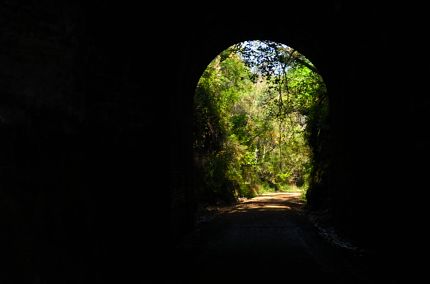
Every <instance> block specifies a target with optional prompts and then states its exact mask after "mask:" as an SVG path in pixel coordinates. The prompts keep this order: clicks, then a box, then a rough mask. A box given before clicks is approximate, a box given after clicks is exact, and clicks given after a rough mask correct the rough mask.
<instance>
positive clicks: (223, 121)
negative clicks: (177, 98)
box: [193, 41, 329, 203]
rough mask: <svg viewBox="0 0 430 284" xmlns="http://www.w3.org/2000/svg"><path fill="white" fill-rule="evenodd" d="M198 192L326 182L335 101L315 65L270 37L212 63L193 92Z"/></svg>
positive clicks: (246, 193) (213, 196)
mask: <svg viewBox="0 0 430 284" xmlns="http://www.w3.org/2000/svg"><path fill="white" fill-rule="evenodd" d="M193 129H194V131H193V135H194V138H193V141H194V142H193V152H194V164H195V169H196V175H195V177H196V184H197V186H196V188H197V191H198V192H197V193H196V195H197V198H198V200H199V201H201V202H206V203H213V202H219V201H222V202H234V201H235V200H237V199H238V198H241V197H245V198H250V197H254V196H256V195H258V194H261V193H264V192H271V191H291V190H295V191H296V190H300V191H301V192H302V196H303V199H310V198H312V196H311V195H310V194H311V192H312V194H313V192H317V191H318V190H324V188H325V187H326V186H325V184H326V183H327V178H328V177H327V172H328V167H329V157H327V152H328V151H327V145H328V140H329V102H328V96H327V90H326V86H325V84H324V82H323V79H322V77H321V76H320V74H319V72H318V70H317V69H316V67H315V66H314V65H313V64H312V63H311V62H310V61H309V60H308V59H307V58H306V57H304V56H303V55H302V54H300V53H299V52H298V51H297V50H295V49H293V48H291V47H289V46H286V45H284V44H280V43H275V42H271V41H246V42H241V43H238V44H235V45H233V46H231V47H229V48H227V49H226V50H224V51H223V52H222V53H221V54H219V55H218V56H216V58H215V59H214V60H213V61H212V62H211V63H210V64H209V65H208V66H207V68H206V69H205V71H204V72H203V74H202V76H201V77H200V80H199V82H198V84H197V87H196V91H195V96H194V128H193Z"/></svg>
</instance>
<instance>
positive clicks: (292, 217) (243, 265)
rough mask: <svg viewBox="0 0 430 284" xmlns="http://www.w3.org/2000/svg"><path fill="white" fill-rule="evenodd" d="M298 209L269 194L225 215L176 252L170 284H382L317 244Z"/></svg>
mask: <svg viewBox="0 0 430 284" xmlns="http://www.w3.org/2000/svg"><path fill="white" fill-rule="evenodd" d="M302 206H303V204H302V202H301V201H300V199H299V193H274V194H265V195H262V196H259V197H256V198H253V199H250V200H246V201H244V202H241V203H240V204H238V205H236V206H234V207H231V208H227V209H225V210H224V211H223V212H222V213H220V214H218V215H216V216H215V217H214V218H212V219H211V220H210V221H208V222H206V223H202V224H200V226H199V228H198V229H197V230H195V231H194V232H193V233H192V234H190V235H189V236H187V238H185V239H184V241H183V242H182V243H181V244H180V245H179V246H178V248H177V252H176V257H175V258H173V259H172V263H173V266H174V267H175V268H177V269H176V270H175V272H174V274H173V275H171V276H172V279H175V280H174V281H173V280H172V281H173V282H171V283H275V282H272V281H282V282H284V283H289V282H290V283H291V281H296V282H295V283H378V282H379V283H382V282H380V281H381V279H377V278H375V277H373V276H372V277H370V276H369V275H370V273H369V272H368V271H367V268H366V267H365V266H363V265H362V263H361V262H360V260H359V259H356V258H357V257H356V256H354V257H353V256H349V255H347V254H345V252H343V251H341V250H339V249H336V248H335V247H333V246H331V245H329V244H328V243H327V242H325V241H324V240H322V239H321V237H320V236H319V235H318V234H317V231H316V229H315V227H314V226H312V225H311V224H310V222H309V221H308V219H307V218H306V216H304V215H303V212H302Z"/></svg>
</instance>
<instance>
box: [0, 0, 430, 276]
mask: <svg viewBox="0 0 430 284" xmlns="http://www.w3.org/2000/svg"><path fill="white" fill-rule="evenodd" d="M157 6H158V5H155V7H154V8H151V9H148V8H147V7H141V6H140V5H138V4H131V3H120V4H118V3H117V4H113V3H112V4H111V3H103V5H102V4H100V3H97V1H96V2H94V3H86V4H84V3H83V2H82V3H81V2H80V1H77V2H73V3H72V1H70V2H68V1H66V2H61V3H60V2H55V1H42V2H37V3H36V1H20V2H12V1H1V4H0V7H1V8H0V13H1V16H0V17H1V21H2V25H1V27H0V31H1V34H2V37H1V39H0V45H1V48H0V62H1V63H2V64H1V67H0V92H1V94H0V145H1V149H0V159H1V161H0V163H1V164H0V202H1V211H0V220H1V232H2V233H1V240H2V245H1V248H2V255H1V267H2V268H1V272H0V273H1V276H0V277H1V278H2V283H111V282H112V283H117V281H126V280H127V279H129V280H130V279H146V277H149V276H147V275H152V274H154V275H158V273H159V272H158V271H162V273H165V272H166V271H169V267H166V265H165V263H166V260H168V259H169V255H170V252H171V251H172V250H173V248H174V247H175V244H176V243H177V242H178V240H180V239H181V237H182V236H183V235H184V234H186V233H187V232H189V231H190V230H192V229H193V228H194V224H195V213H196V208H197V205H198V204H197V200H196V199H195V195H194V192H195V188H194V173H195V169H194V167H193V162H192V130H191V129H192V111H193V104H192V99H193V95H194V90H195V87H196V84H197V82H198V80H199V78H200V76H201V74H202V72H203V70H204V69H205V68H206V66H207V64H208V63H209V62H210V61H211V60H212V59H213V58H214V57H215V56H216V55H217V54H219V53H220V52H221V51H222V50H223V49H225V47H227V46H231V45H232V44H234V43H236V42H240V41H245V40H249V39H254V38H256V39H267V40H271V41H276V42H285V43H288V44H289V45H291V46H293V47H294V48H296V49H297V50H300V52H301V53H302V54H305V55H306V57H307V58H308V59H309V60H311V62H312V63H314V64H315V66H318V70H319V71H320V73H321V74H322V76H323V78H324V81H325V83H326V85H327V89H328V90H329V93H328V95H329V99H330V126H331V134H330V135H331V136H330V137H331V138H330V139H331V140H330V143H329V147H328V151H327V155H328V156H329V159H330V164H331V166H330V169H329V171H328V175H327V177H326V178H325V181H324V183H323V184H322V185H321V187H320V188H316V189H314V192H313V196H314V203H312V202H311V203H310V210H312V209H315V210H317V209H318V210H328V211H329V212H330V214H331V215H332V217H333V220H334V223H335V225H336V228H338V229H339V230H340V231H342V232H343V233H344V234H345V235H347V236H349V237H350V238H352V239H354V240H356V241H357V242H358V243H360V244H361V245H362V246H363V247H365V248H367V249H368V250H369V251H371V253H372V255H373V256H374V259H375V260H377V261H380V263H381V265H384V266H387V267H389V268H392V269H393V270H399V271H400V269H401V270H402V271H405V273H404V274H405V275H407V277H414V276H416V275H417V272H420V271H421V270H420V266H419V265H418V264H417V265H415V264H414V265H413V268H411V270H408V269H406V266H407V264H410V263H412V261H413V260H414V257H413V256H412V255H413V253H414V252H416V251H422V250H423V248H424V247H425V246H426V242H425V241H424V240H425V235H424V234H422V233H421V232H419V229H420V228H422V227H423V226H424V224H423V223H424V222H425V220H423V219H421V218H422V216H423V214H424V212H425V208H426V207H425V204H426V202H425V201H424V200H423V199H422V198H421V195H423V194H424V193H422V191H423V190H425V189H426V188H427V187H428V186H427V181H426V175H427V168H428V166H427V163H428V158H429V156H428V143H429V139H428V136H426V130H425V129H426V127H427V121H428V117H427V107H428V106H429V99H428V96H427V97H426V96H424V95H423V94H424V93H425V92H423V91H421V90H420V89H419V87H420V86H421V82H425V78H423V76H424V74H425V73H424V72H421V71H417V70H421V69H419V68H420V67H421V68H422V67H423V65H425V64H424V63H420V62H421V60H422V61H424V60H425V52H424V46H423V45H421V44H417V41H416V37H415V36H414V34H413V33H412V31H414V32H416V33H418V34H419V38H421V37H423V34H420V32H421V31H422V30H421V28H422V25H420V23H419V19H420V17H418V16H417V17H415V21H410V22H408V23H407V24H405V23H403V22H399V21H398V17H397V15H404V13H407V11H405V10H402V9H395V7H390V8H386V7H382V6H378V5H369V6H367V5H364V4H363V5H353V4H346V3H344V2H343V1H330V2H328V3H324V4H323V3H319V4H315V5H310V6H306V5H304V4H299V3H297V2H290V1H284V3H283V4H282V5H280V6H279V7H277V6H270V5H267V6H263V5H262V6H261V7H253V6H252V5H249V6H247V7H240V8H239V9H238V10H236V9H234V8H233V7H228V6H221V5H219V6H216V7H215V6H214V7H211V8H210V9H203V8H198V7H193V8H191V7H190V8H186V7H173V6H172V7H169V8H166V7H160V6H159V7H157ZM281 6H282V7H281ZM154 11H155V13H154ZM408 11H409V10H408ZM412 15H415V14H412ZM409 25H410V26H409ZM408 27H410V29H408ZM414 43H415V45H414ZM411 53H413V55H411ZM415 56H417V57H419V58H420V59H419V60H418V59H415ZM415 67H416V68H415ZM312 206H314V208H313V207H312ZM415 221H417V222H419V223H418V225H417V226H415V225H414V224H415ZM145 263H146V264H145ZM172 265H175V264H172ZM178 265H179V264H178ZM148 268H149V269H148ZM156 271H157V272H156ZM409 272H410V273H409Z"/></svg>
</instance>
